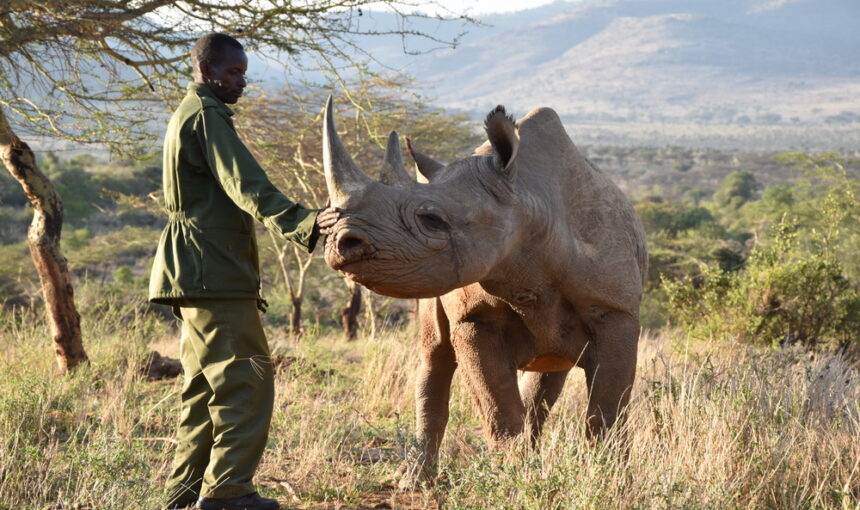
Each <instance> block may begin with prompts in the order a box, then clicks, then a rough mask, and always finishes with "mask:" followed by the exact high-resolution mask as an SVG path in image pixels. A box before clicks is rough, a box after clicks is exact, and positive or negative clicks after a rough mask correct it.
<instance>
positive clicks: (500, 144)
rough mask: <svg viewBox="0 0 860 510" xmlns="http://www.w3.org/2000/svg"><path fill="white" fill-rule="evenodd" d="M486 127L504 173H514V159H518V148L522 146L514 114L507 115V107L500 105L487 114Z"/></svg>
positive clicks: (509, 174) (508, 174)
mask: <svg viewBox="0 0 860 510" xmlns="http://www.w3.org/2000/svg"><path fill="white" fill-rule="evenodd" d="M484 129H486V131H487V138H488V139H489V140H490V144H491V145H492V146H493V152H494V153H495V154H496V157H497V158H498V159H499V164H500V166H501V167H502V173H503V174H504V175H506V176H511V175H513V165H514V160H516V159H517V150H518V149H519V147H520V135H519V133H518V132H517V125H516V123H515V122H514V118H513V116H511V115H507V113H506V112H505V107H504V106H502V105H498V106H496V107H495V108H494V109H493V110H492V111H491V112H490V113H489V114H487V119H486V120H485V121H484Z"/></svg>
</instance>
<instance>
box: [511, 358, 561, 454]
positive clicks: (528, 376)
mask: <svg viewBox="0 0 860 510" xmlns="http://www.w3.org/2000/svg"><path fill="white" fill-rule="evenodd" d="M569 372H570V370H564V371H562V372H546V373H541V372H523V373H522V375H521V376H520V381H519V387H520V396H521V397H522V400H523V405H525V409H526V427H527V429H528V430H529V432H530V434H531V436H530V437H531V444H532V446H534V445H535V444H536V443H537V440H538V438H539V437H540V433H541V430H542V429H543V424H544V422H545V421H546V417H547V415H549V410H550V409H552V406H553V404H555V401H556V400H558V396H559V395H560V394H561V390H562V389H563V388H564V381H565V379H567V374H568V373H569Z"/></svg>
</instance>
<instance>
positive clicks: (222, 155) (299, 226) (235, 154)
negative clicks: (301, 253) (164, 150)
mask: <svg viewBox="0 0 860 510" xmlns="http://www.w3.org/2000/svg"><path fill="white" fill-rule="evenodd" d="M195 131H196V132H197V136H198V139H199V141H200V146H201V148H203V152H204V154H205V157H206V160H207V162H208V164H209V168H210V169H211V171H212V173H213V174H214V176H215V179H216V180H217V181H218V183H219V184H220V186H221V188H222V189H223V190H224V192H225V193H226V194H227V196H229V197H230V199H231V200H232V201H233V202H234V203H235V204H236V205H237V206H239V208H240V209H242V210H243V211H245V212H247V213H248V214H250V215H251V216H253V217H254V218H256V219H257V220H258V221H260V222H261V223H263V225H265V226H266V228H268V229H270V230H272V231H273V232H276V233H278V234H280V235H281V236H283V237H285V238H286V239H288V240H290V241H292V242H293V243H296V244H298V245H300V246H302V247H303V248H304V249H305V250H307V251H308V252H311V251H313V249H314V246H315V245H316V241H317V235H316V234H315V232H314V225H315V223H316V217H317V215H318V214H319V210H318V209H307V208H305V207H302V206H301V205H299V204H297V203H295V202H292V201H291V200H290V199H288V198H287V197H286V196H285V195H284V194H283V193H281V192H280V191H278V189H277V188H276V187H275V186H274V185H273V184H272V182H271V181H270V180H269V178H268V177H267V176H266V173H265V172H264V171H263V169H262V168H261V167H260V165H259V163H257V160H256V159H254V156H253V155H252V154H251V151H249V150H248V148H247V147H246V146H245V144H244V143H242V141H241V140H240V139H239V136H238V135H237V134H236V131H235V129H233V125H232V123H231V122H230V120H229V118H228V117H227V116H226V115H225V114H223V113H221V112H220V111H219V110H218V109H216V108H204V109H203V110H202V111H201V113H200V117H199V119H198V123H197V126H196V127H195Z"/></svg>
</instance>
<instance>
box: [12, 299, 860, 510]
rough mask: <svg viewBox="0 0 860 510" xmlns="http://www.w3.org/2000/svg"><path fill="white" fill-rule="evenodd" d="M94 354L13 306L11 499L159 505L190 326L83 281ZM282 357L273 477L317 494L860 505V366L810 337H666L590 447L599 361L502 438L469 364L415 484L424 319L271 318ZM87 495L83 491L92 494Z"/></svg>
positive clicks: (297, 502) (484, 504) (310, 499)
mask: <svg viewBox="0 0 860 510" xmlns="http://www.w3.org/2000/svg"><path fill="white" fill-rule="evenodd" d="M79 303H80V307H81V312H82V316H83V328H84V335H85V343H86V344H85V345H86V348H87V351H88V354H89V355H90V358H91V360H92V363H91V365H89V366H87V367H84V368H82V369H80V370H78V371H77V372H76V373H74V374H73V375H69V376H60V375H58V374H57V372H56V367H55V362H54V359H53V350H52V346H51V345H50V335H49V333H48V331H47V327H46V325H45V324H44V321H43V320H42V318H41V316H40V315H41V313H42V312H41V310H39V311H37V312H36V313H35V314H34V313H31V312H23V313H18V312H16V313H12V312H11V311H9V310H6V311H3V312H0V509H3V510H5V509H20V508H27V509H30V508H34V509H45V508H50V509H54V510H59V509H60V508H63V509H71V508H81V509H84V508H93V509H100V510H101V509H113V508H127V507H129V506H130V505H134V507H136V508H158V505H159V503H160V502H161V500H162V496H163V494H162V491H163V486H164V480H165V477H166V476H167V474H168V470H169V463H170V460H171V455H172V452H171V448H172V444H173V443H172V441H173V437H174V427H175V419H176V409H177V406H178V391H179V385H180V381H178V380H175V381H167V382H147V381H146V380H145V379H144V378H143V377H142V376H141V375H139V374H138V371H137V367H138V366H139V365H140V363H141V362H142V360H143V359H144V357H145V355H146V354H147V353H148V352H149V351H150V350H152V349H153V348H155V349H157V350H159V351H161V352H162V354H167V355H171V356H175V355H176V351H177V346H176V337H177V332H176V329H175V326H174V325H173V324H172V323H171V322H170V321H165V320H164V319H163V318H159V317H158V316H156V315H155V314H151V313H149V312H147V311H146V309H145V307H144V306H143V301H142V299H141V298H139V297H136V296H135V295H133V294H131V295H130V294H127V293H123V292H122V291H120V290H117V289H113V290H111V289H110V288H98V287H97V286H94V285H93V286H89V287H87V286H84V287H82V288H81V289H80V290H79ZM267 332H268V334H269V340H270V344H271V345H272V348H273V354H274V355H275V356H285V357H290V358H288V360H289V362H288V363H287V364H288V368H285V369H282V370H280V371H279V372H278V373H277V376H276V378H277V379H276V384H277V401H276V405H275V416H274V420H273V424H272V429H271V434H270V440H269V444H268V448H267V451H266V455H265V457H264V459H263V463H262V465H261V467H260V469H259V471H258V476H257V482H258V484H259V485H260V488H261V491H262V492H264V493H265V494H267V495H270V496H277V497H279V498H280V499H281V500H282V501H283V502H284V504H286V505H288V506H290V507H297V508H314V509H320V508H373V507H374V506H375V505H378V504H380V503H387V504H389V505H390V506H391V507H393V508H414V509H417V508H440V507H441V508H445V509H467V508H468V509H484V508H492V509H495V508H499V509H501V508H510V509H531V508H534V509H541V510H547V509H571V508H583V509H584V508H595V509H604V508H605V509H616V508H638V509H651V508H689V509H698V508H702V509H705V508H709V509H710V508H731V509H734V508H738V509H740V508H763V509H781V508H786V509H796V508H809V509H813V508H815V509H817V508H834V509H854V508H858V505H860V503H858V500H860V441H859V440H858V438H860V408H858V402H860V374H858V371H857V368H856V367H855V368H851V367H850V366H849V365H848V363H847V362H846V361H845V360H842V359H840V358H837V357H833V356H830V355H824V354H815V355H813V354H808V353H805V352H802V351H797V350H767V349H763V348H754V347H748V346H738V345H729V344H712V345H708V344H702V343H699V344H692V345H688V344H686V343H685V342H684V341H683V339H676V338H672V337H669V336H660V337H651V336H646V337H644V338H643V341H642V342H641V348H640V366H639V372H638V374H637V381H636V386H635V389H634V397H633V403H632V405H631V409H630V418H629V421H628V424H627V430H626V434H627V436H628V437H629V442H628V443H626V444H627V445H628V446H625V443H624V442H623V441H621V440H620V439H619V438H620V437H621V435H620V434H613V435H611V436H610V437H609V438H608V439H607V440H606V441H604V442H603V443H600V444H598V445H590V444H589V443H588V442H587V441H586V440H585V438H584V435H583V421H584V420H583V415H584V412H585V405H584V402H585V396H586V392H585V388H584V383H583V377H582V374H581V373H579V372H575V373H574V374H572V376H571V377H570V378H569V382H568V385H567V387H566V388H565V391H564V393H563V395H562V397H561V399H560V400H559V403H558V404H557V405H556V408H555V409H554V410H553V413H552V415H551V417H550V420H549V422H548V423H547V427H546V430H545V433H544V436H543V438H542V441H541V445H540V449H539V450H538V451H534V452H533V451H529V450H527V449H526V448H524V447H522V446H519V445H515V446H513V447H512V448H511V449H510V450H509V451H506V452H492V451H488V450H487V448H486V443H485V442H484V439H483V437H482V435H481V432H480V424H479V422H478V419H477V416H478V413H477V411H476V409H475V408H474V407H473V406H472V403H471V399H470V397H469V395H468V393H467V389H466V388H465V387H464V385H463V384H462V383H461V381H460V380H459V377H455V381H454V391H453V395H452V403H451V419H450V422H449V426H448V429H447V433H446V438H445V442H444V444H443V451H442V456H441V459H440V476H439V479H438V481H437V483H436V485H435V486H434V487H425V488H423V489H420V490H416V491H408V492H398V491H396V490H394V489H393V483H394V482H395V472H396V470H397V467H398V466H399V464H400V462H401V460H402V458H403V452H404V451H405V449H406V447H407V446H408V445H409V440H410V437H411V435H412V434H413V427H414V425H413V419H414V413H413V410H412V404H413V387H412V384H413V377H414V372H415V369H416V366H417V359H418V347H417V345H416V343H415V341H414V339H413V338H414V327H407V328H405V329H403V330H401V331H386V332H384V333H382V334H380V335H378V336H377V337H376V338H367V337H362V338H360V339H359V340H358V341H356V342H352V343H347V342H346V341H344V340H343V339H342V338H341V336H340V335H339V334H336V333H329V334H318V335H316V336H305V337H304V338H303V339H302V341H301V343H300V344H295V343H293V342H292V340H290V336H289V335H288V334H287V333H285V332H284V331H283V330H281V329H279V328H275V327H271V326H267ZM76 505H77V506H76Z"/></svg>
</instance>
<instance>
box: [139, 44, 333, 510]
mask: <svg viewBox="0 0 860 510" xmlns="http://www.w3.org/2000/svg"><path fill="white" fill-rule="evenodd" d="M191 57H192V61H193V66H194V82H193V83H190V84H189V85H188V94H187V95H186V96H185V99H183V101H182V103H181V104H180V105H179V107H178V108H177V109H176V111H175V112H174V113H173V116H172V118H171V119H170V123H169V125H168V127H167V134H166V135H165V139H164V200H165V204H166V207H167V210H168V212H169V220H168V224H167V226H166V227H165V229H164V232H163V233H162V235H161V240H160V241H159V244H158V251H157V253H156V255H155V261H154V264H153V267H152V276H151V279H150V287H149V298H150V300H152V301H154V302H156V303H164V304H169V305H171V306H173V310H174V314H175V315H176V316H177V317H179V318H181V320H182V336H181V339H180V348H179V351H180V354H179V355H180V358H181V361H182V367H183V369H184V371H185V380H184V384H183V388H182V409H181V415H180V421H179V430H178V433H177V436H178V437H177V440H178V443H177V447H176V454H175V458H174V466H173V473H172V475H171V476H170V478H169V480H168V499H169V500H168V504H167V506H168V508H174V509H176V508H185V507H188V506H191V505H193V504H194V503H195V502H196V504H197V508H201V509H203V510H232V509H243V510H269V509H274V508H278V502H277V501H275V500H273V499H268V498H263V497H261V496H259V495H258V494H257V493H256V492H255V489H254V485H253V483H252V482H251V480H252V478H253V475H254V471H255V470H256V469H257V465H258V464H259V462H260V457H261V456H262V454H263V449H264V447H265V445H266V439H267V436H268V431H269V423H270V421H271V417H272V407H273V402H274V381H273V373H272V366H271V362H270V358H269V348H268V344H267V342H266V337H265V335H264V333H263V328H262V325H261V323H260V316H259V313H258V310H257V308H258V306H259V307H261V308H262V305H263V303H264V302H263V300H262V298H261V296H260V274H259V261H258V254H257V243H256V239H255V235H254V219H257V220H258V221H260V222H262V223H263V224H264V225H265V226H266V227H267V228H269V229H270V230H273V231H275V232H277V233H278V234H280V235H282V236H283V237H285V238H287V239H289V240H290V241H292V242H294V243H296V244H298V245H300V246H302V247H303V248H305V249H307V250H308V251H311V250H313V248H314V245H315V243H316V241H317V238H318V236H319V235H320V234H321V233H322V234H325V233H327V229H328V228H330V227H331V226H332V225H334V223H335V222H336V221H337V219H338V215H339V213H338V211H337V210H336V209H333V208H331V209H326V210H324V211H321V212H320V211H318V210H315V209H306V208H304V207H302V206H300V205H298V204H295V203H293V202H291V201H290V200H288V199H287V197H285V196H284V195H283V194H281V193H280V192H279V191H278V190H277V189H276V188H275V187H274V186H273V185H272V184H271V182H269V179H268V178H267V177H266V174H265V173H264V172H263V170H262V168H260V166H259V164H257V162H256V161H255V160H254V157H253V156H252V155H251V153H250V152H249V151H248V149H247V148H246V147H245V145H244V144H243V143H242V142H241V141H240V140H239V138H238V136H237V135H236V131H235V129H234V128H233V123H232V121H231V120H230V117H231V116H232V115H233V112H232V111H231V110H230V108H228V107H227V104H234V103H236V101H237V100H238V99H239V97H240V96H241V95H242V91H243V89H244V88H245V85H246V81H245V72H246V70H247V68H248V58H247V56H246V55H245V52H244V51H243V48H242V45H241V44H240V43H239V42H238V41H236V40H235V39H233V38H232V37H230V36H227V35H224V34H209V35H206V36H204V37H201V38H200V39H199V40H198V41H197V42H196V44H195V45H194V49H193V50H192V52H191ZM198 498H199V499H198Z"/></svg>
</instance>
